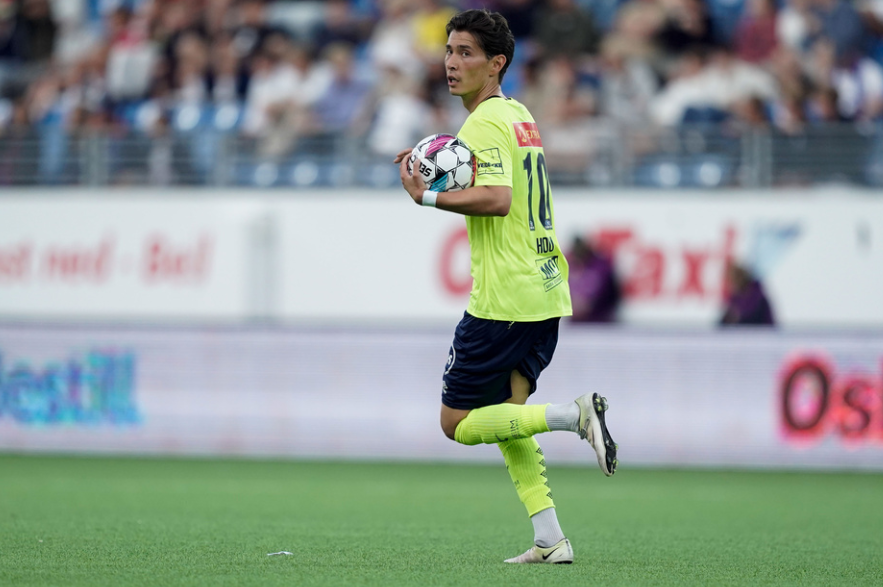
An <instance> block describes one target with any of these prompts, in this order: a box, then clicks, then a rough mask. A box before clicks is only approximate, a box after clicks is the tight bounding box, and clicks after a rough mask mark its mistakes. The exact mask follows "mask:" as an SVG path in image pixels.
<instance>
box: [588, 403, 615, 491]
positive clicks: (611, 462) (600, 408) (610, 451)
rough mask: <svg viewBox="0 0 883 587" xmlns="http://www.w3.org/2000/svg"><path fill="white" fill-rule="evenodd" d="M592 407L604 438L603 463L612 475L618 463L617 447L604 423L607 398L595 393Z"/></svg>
mask: <svg viewBox="0 0 883 587" xmlns="http://www.w3.org/2000/svg"><path fill="white" fill-rule="evenodd" d="M592 405H593V406H595V412H596V413H597V414H598V422H599V423H600V424H601V435H602V436H603V437H604V452H605V453H606V454H605V461H606V462H607V470H608V471H610V474H611V475H613V474H614V473H616V466H617V465H618V464H619V461H618V460H617V459H616V449H618V448H619V445H618V444H616V443H615V442H613V437H611V436H610V432H609V431H608V430H607V423H606V422H605V421H604V412H606V411H607V398H604V397H601V396H600V395H598V394H597V393H596V394H594V395H593V396H592Z"/></svg>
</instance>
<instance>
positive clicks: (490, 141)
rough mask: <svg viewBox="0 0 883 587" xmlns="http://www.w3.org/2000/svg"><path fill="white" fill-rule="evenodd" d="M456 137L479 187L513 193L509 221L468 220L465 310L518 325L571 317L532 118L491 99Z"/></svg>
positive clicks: (515, 105)
mask: <svg viewBox="0 0 883 587" xmlns="http://www.w3.org/2000/svg"><path fill="white" fill-rule="evenodd" d="M458 136H459V137H460V139H462V140H463V141H464V142H465V143H466V144H467V145H468V146H469V148H470V149H472V152H473V153H474V154H475V158H476V163H477V172H476V176H475V185H477V186H482V185H488V186H500V185H502V186H510V187H511V188H512V206H511V208H510V209H509V214H508V215H507V216H488V217H479V216H467V217H466V229H467V231H468V233H469V245H470V248H471V255H472V257H471V259H472V280H473V282H472V293H471V294H470V297H469V306H468V307H467V309H466V311H467V312H469V313H470V314H472V315H473V316H476V317H478V318H485V319H488V320H506V321H515V322H536V321H540V320H545V319H547V318H554V317H556V316H570V315H571V313H572V310H571V305H570V287H569V286H568V284H567V277H568V266H567V260H566V259H565V258H564V254H563V253H562V252H561V249H560V247H559V245H558V239H557V238H556V237H555V221H554V207H553V205H552V190H551V189H550V187H549V176H548V173H546V159H545V155H544V154H543V142H542V140H541V139H540V133H539V130H537V125H536V122H535V121H534V119H533V117H532V116H531V115H530V112H528V111H527V108H525V107H524V106H523V105H522V104H520V103H519V102H518V101H516V100H513V99H511V98H505V99H504V98H490V99H488V100H485V101H484V102H482V103H481V104H479V105H478V107H477V108H476V109H475V111H474V112H472V113H471V114H470V115H469V118H467V119H466V122H465V123H463V128H461V129H460V132H459V134H458Z"/></svg>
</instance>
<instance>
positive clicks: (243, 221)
mask: <svg viewBox="0 0 883 587" xmlns="http://www.w3.org/2000/svg"><path fill="white" fill-rule="evenodd" d="M108 194H110V192H105V195H108ZM260 211H261V209H260V208H259V207H256V206H255V205H254V204H253V203H250V202H249V201H248V200H246V199H239V200H231V199H222V198H215V199H210V200H209V199H204V198H194V197H190V198H184V197H182V198H177V197H174V194H172V195H171V196H168V195H167V196H158V195H156V194H147V193H145V192H133V193H127V192H118V193H116V194H115V197H94V196H87V195H84V192H66V193H63V194H47V193H30V194H27V197H24V196H22V197H6V198H3V199H2V200H0V314H2V315H4V316H7V317H10V316H11V317H20V316H25V317H35V318H71V317H81V318H82V317H87V318H117V319H120V318H121V319H145V318H186V319H194V318H195V319H202V318H216V319H231V318H235V319H240V318H242V317H243V316H244V315H246V314H247V312H248V309H249V304H251V301H250V298H249V295H250V294H249V290H248V284H249V281H250V280H249V277H250V275H249V264H248V261H249V258H248V257H249V239H250V233H249V229H250V227H251V226H252V225H253V219H254V218H255V217H259V212H260Z"/></svg>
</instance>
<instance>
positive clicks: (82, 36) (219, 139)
mask: <svg viewBox="0 0 883 587" xmlns="http://www.w3.org/2000/svg"><path fill="white" fill-rule="evenodd" d="M479 5H480V6H487V7H489V8H492V9H496V10H500V11H501V12H503V13H504V14H506V15H507V17H509V19H510V22H511V23H512V26H513V30H514V31H515V32H516V34H517V35H518V36H519V45H518V53H517V55H516V59H515V62H514V63H513V64H512V68H511V69H510V72H509V73H507V78H506V80H505V84H504V86H505V89H506V91H507V92H508V93H510V94H511V95H513V96H515V97H517V98H519V99H521V100H522V101H524V102H525V103H526V104H527V105H528V106H529V107H530V108H531V111H532V112H533V113H534V115H535V117H536V118H537V119H538V121H539V122H540V125H541V128H543V129H544V139H545V140H546V142H547V143H548V145H547V151H550V163H551V164H552V167H550V175H551V179H552V180H553V181H554V182H556V183H558V184H562V185H571V186H586V187H599V188H600V187H604V188H608V187H626V186H639V187H647V188H690V187H697V188H714V187H745V188H762V187H779V186H804V185H811V184H818V183H842V184H849V185H856V186H869V187H879V186H881V185H883V127H881V122H880V121H881V116H883V67H881V59H883V43H881V38H883V36H881V35H883V25H881V22H883V19H881V18H880V17H879V16H878V15H879V14H883V1H880V0H864V1H861V2H851V1H848V0H805V1H804V0H798V1H794V0H769V1H767V0H707V1H704V2H703V1H702V0H547V1H524V0H494V1H488V2H471V1H460V2H443V1H440V0H426V1H421V2H407V1H405V0H352V1H350V0H331V1H330V2H316V1H308V0H301V1H297V0H290V1H282V0H280V1H275V2H269V1H268V2H264V1H261V0H201V1H194V2H175V1H173V0H129V1H126V0H9V1H6V2H3V3H2V4H0V186H28V185H66V186H75V185H89V186H123V185H148V186H168V185H185V186H186V185H192V186H257V187H341V186H359V187H376V188H387V187H392V186H395V185H396V184H397V181H398V180H397V172H396V169H395V168H394V166H392V165H391V164H390V160H391V155H392V154H393V153H394V152H396V151H397V150H398V149H400V148H402V147H403V146H407V145H409V144H413V143H415V142H416V141H417V140H418V139H419V138H421V137H422V136H425V135H426V134H430V133H432V132H441V131H452V130H455V129H456V128H458V126H459V124H460V122H462V119H463V116H464V115H465V112H463V111H462V107H461V106H460V104H459V101H458V100H456V99H455V98H451V97H449V96H448V95H447V89H446V87H445V80H444V72H443V70H442V69H441V67H440V65H441V58H442V55H443V43H444V33H443V26H444V23H445V22H446V21H447V19H448V18H449V16H450V14H452V13H453V12H454V11H455V10H458V9H462V8H468V7H474V6H479ZM577 14H578V15H580V18H582V19H584V20H582V21H580V22H583V23H584V24H583V29H582V30H580V31H576V32H572V34H571V35H570V36H569V35H568V34H566V26H565V25H566V23H567V22H568V20H573V19H575V18H576V16H575V15H577ZM562 23H565V24H562ZM844 23H845V24H844ZM562 27H564V28H562ZM549 31H551V33H550V32H549ZM813 31H817V32H813ZM577 33H579V34H580V39H581V40H580V43H582V44H581V45H579V48H578V49H577V52H576V53H573V52H569V51H572V48H570V47H569V46H568V45H567V44H566V42H565V41H563V40H562V39H565V40H566V39H569V38H571V37H572V35H575V34H577ZM439 34H440V35H441V36H439ZM556 39H557V40H556ZM574 42H576V41H574ZM556 43H557V45H556ZM746 47H748V48H749V49H750V50H748V49H746Z"/></svg>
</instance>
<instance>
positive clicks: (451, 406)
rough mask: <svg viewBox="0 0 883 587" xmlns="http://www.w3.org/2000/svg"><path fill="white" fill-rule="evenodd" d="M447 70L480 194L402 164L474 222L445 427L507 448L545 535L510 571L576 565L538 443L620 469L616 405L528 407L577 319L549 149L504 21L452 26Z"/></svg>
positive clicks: (413, 179)
mask: <svg viewBox="0 0 883 587" xmlns="http://www.w3.org/2000/svg"><path fill="white" fill-rule="evenodd" d="M446 30H447V34H448V41H447V46H446V54H445V71H446V72H447V79H448V88H449V90H450V92H451V94H453V95H455V96H459V97H460V98H461V99H462V100H463V105H464V106H465V107H466V109H467V110H468V111H469V117H468V118H467V119H466V122H465V123H464V124H463V128H461V129H460V132H459V133H458V136H459V137H460V139H462V140H463V141H464V142H465V143H466V144H467V145H468V146H469V147H470V148H471V149H472V151H473V153H474V154H475V157H476V160H477V172H476V176H475V184H474V186H472V187H470V188H467V189H465V190H462V191H455V192H441V193H438V192H433V191H430V190H428V189H426V185H425V183H424V181H423V179H422V178H421V175H420V174H419V173H415V174H413V176H412V175H409V174H408V171H407V161H406V158H407V157H408V156H409V154H410V152H411V150H410V149H407V150H403V151H401V152H400V153H398V155H397V156H396V158H395V163H398V164H399V172H400V175H401V180H402V185H403V187H404V188H405V190H406V191H407V192H408V194H409V195H410V196H411V198H412V199H413V200H414V202H416V203H417V204H420V205H423V206H433V207H436V208H441V209H442V210H447V211H449V212H456V213H459V214H463V215H464V216H465V217H466V227H467V230H468V233H469V243H470V248H471V262H472V269H471V270H472V277H473V286H472V293H471V295H470V299H469V304H468V307H467V310H466V313H465V315H464V317H463V319H462V320H461V321H460V323H459V325H458V326H457V328H456V331H455V333H454V342H453V345H452V346H451V350H450V354H449V355H448V361H447V365H446V367H445V373H444V377H443V382H444V383H443V386H442V398H441V399H442V406H441V427H442V430H443V431H444V433H445V435H446V436H447V437H448V438H450V439H452V440H455V441H457V442H460V443H462V444H466V445H475V444H479V443H485V444H496V445H498V446H499V447H500V451H501V452H502V453H503V458H504V460H505V462H506V467H507V469H508V470H509V474H510V476H511V477H512V481H513V483H514V484H515V488H516V490H517V492H518V496H519V498H520V499H521V501H522V503H524V505H525V507H526V508H527V513H528V515H529V516H530V519H531V522H532V523H533V527H534V546H533V547H532V548H530V549H529V550H528V551H527V552H525V553H524V554H522V555H520V556H517V557H515V558H511V559H508V560H507V561H506V562H509V563H571V562H573V549H572V547H571V545H570V541H569V540H568V539H567V538H566V537H565V536H564V534H563V532H562V531H561V527H560V525H559V523H558V518H557V515H556V513H555V504H554V503H553V501H552V493H551V491H550V490H549V486H548V483H547V479H546V461H545V460H544V457H543V451H542V449H541V448H540V446H539V444H538V443H537V441H536V440H535V439H534V435H535V434H539V433H541V432H548V431H552V430H568V431H571V432H576V433H578V434H579V436H580V437H581V438H584V439H586V440H588V442H589V443H590V444H591V446H592V447H593V448H594V450H595V453H596V455H597V458H598V464H599V465H600V466H601V470H602V471H603V472H604V474H605V475H608V476H609V475H613V473H614V471H615V470H616V465H617V461H616V444H615V443H614V442H613V439H612V438H611V437H610V433H609V432H608V431H607V426H606V424H605V420H604V412H605V410H606V409H607V401H606V400H605V399H604V398H602V397H600V396H599V395H598V394H597V393H595V394H585V395H583V396H581V397H579V398H577V399H576V400H575V401H574V402H571V403H568V404H560V405H555V404H545V405H526V402H527V399H528V397H529V396H530V395H531V394H532V393H533V392H534V391H535V390H536V382H537V378H538V377H539V376H540V372H541V371H542V370H543V369H544V368H545V367H546V366H547V365H548V364H549V361H550V360H551V359H552V354H553V353H554V351H555V346H556V344H557V342H558V323H559V321H560V319H561V317H562V316H569V315H570V314H571V303H570V290H569V288H568V284H567V275H568V268H567V261H566V259H565V258H564V256H563V254H562V253H561V250H560V247H559V244H558V239H557V238H556V236H555V222H554V215H553V206H552V193H551V190H550V189H549V179H548V174H547V172H546V163H545V156H544V154H543V143H542V139H541V138H540V133H539V131H538V130H537V125H536V123H535V122H534V119H533V117H532V116H531V115H530V113H529V112H528V111H527V109H526V108H525V107H524V106H522V105H521V104H520V103H518V102H517V101H515V100H513V99H512V98H507V97H505V96H504V95H503V93H502V91H501V89H500V81H501V80H502V78H503V75H504V74H505V73H506V68H507V67H508V66H509V64H510V63H511V62H512V56H513V54H514V51H515V39H514V37H513V35H512V33H511V31H510V30H509V26H508V23H507V22H506V20H505V18H503V17H502V16H501V15H500V14H497V13H493V12H488V11H486V10H467V11H465V12H461V13H460V14H457V15H455V16H454V17H453V18H451V20H450V21H449V22H448V24H447V27H446Z"/></svg>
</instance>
